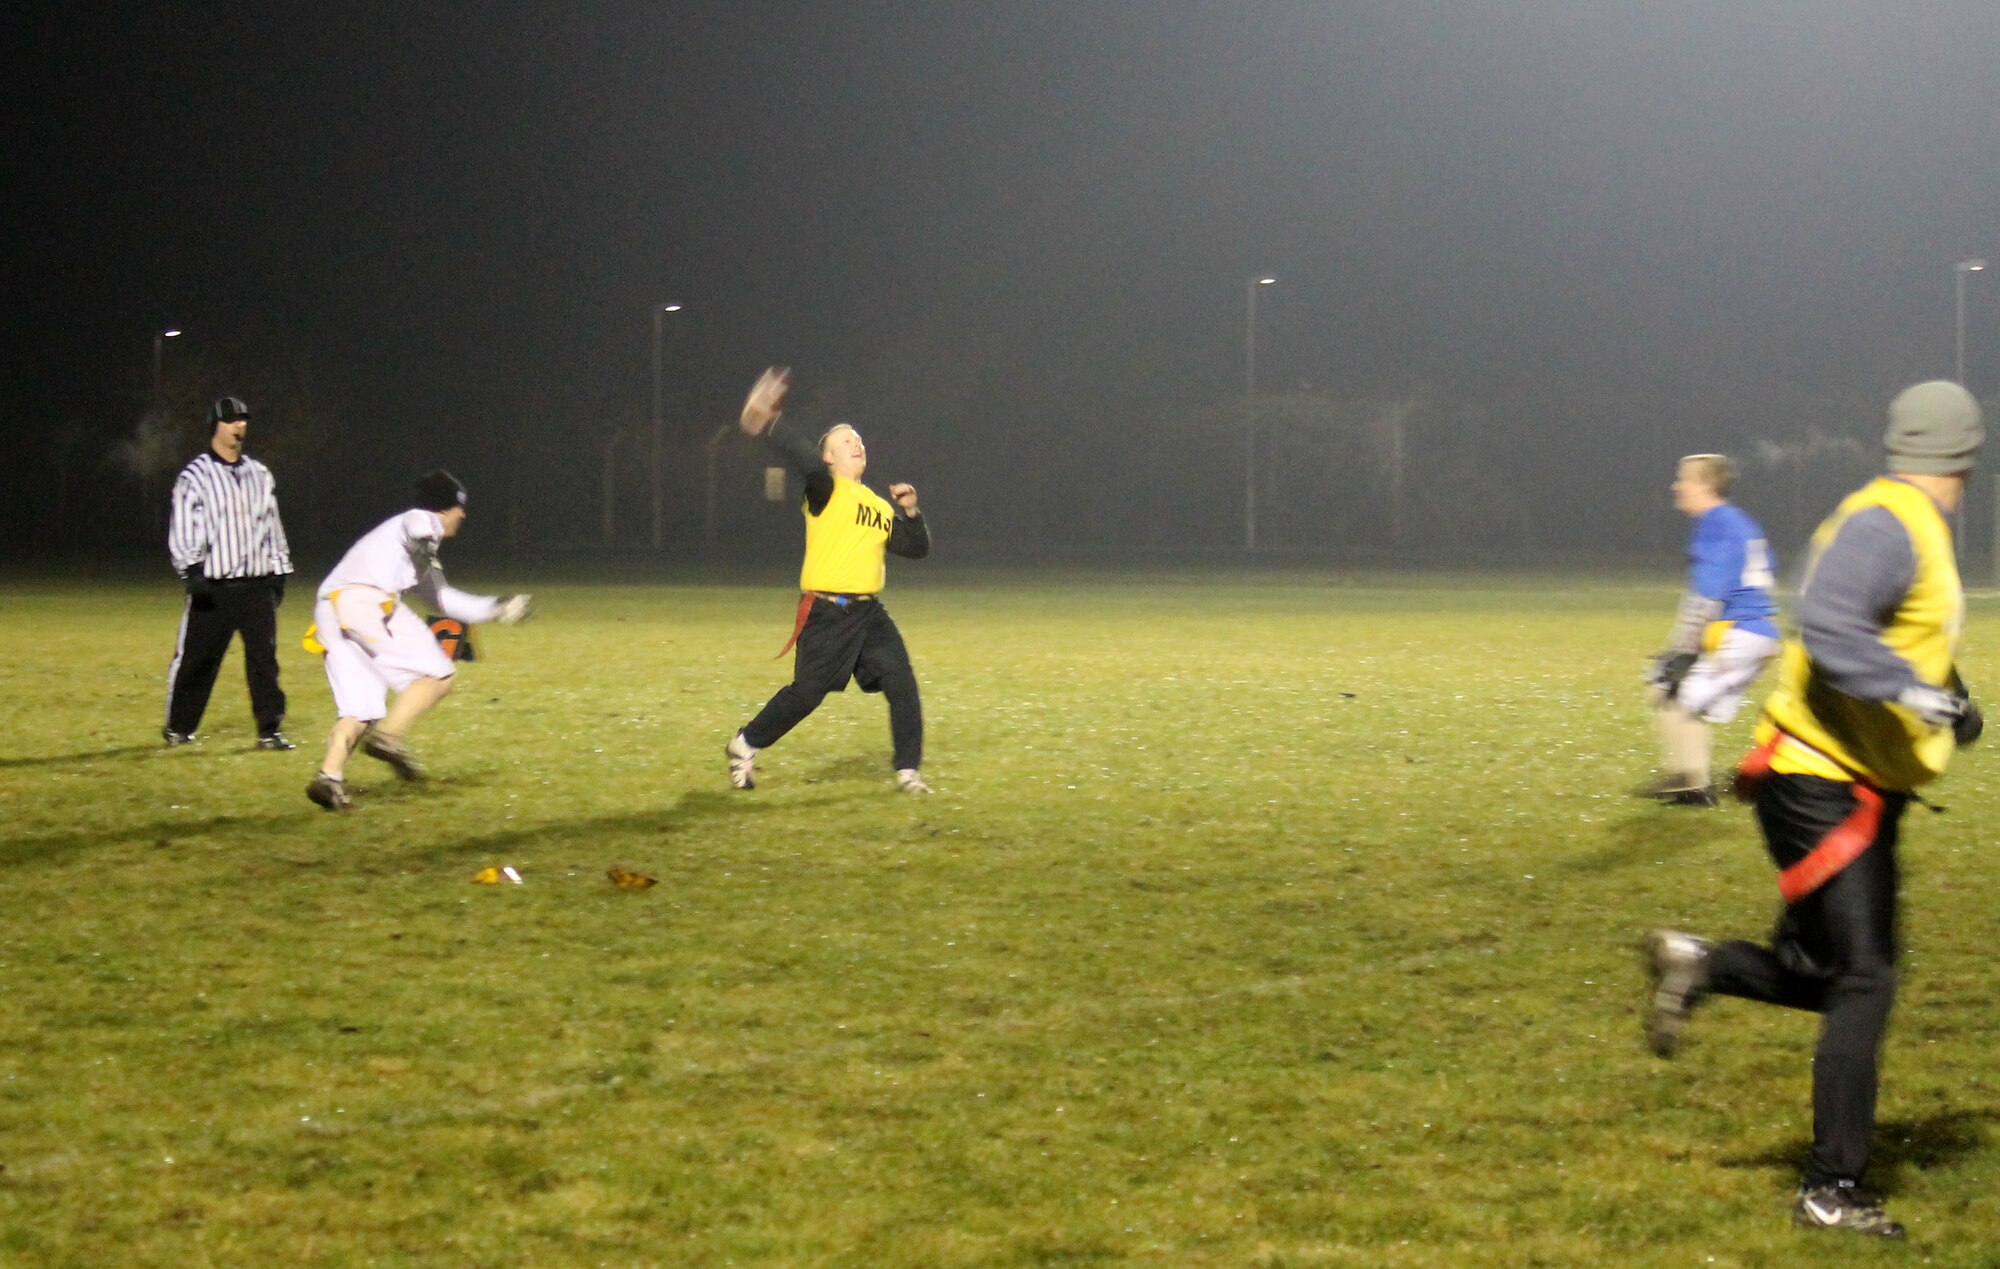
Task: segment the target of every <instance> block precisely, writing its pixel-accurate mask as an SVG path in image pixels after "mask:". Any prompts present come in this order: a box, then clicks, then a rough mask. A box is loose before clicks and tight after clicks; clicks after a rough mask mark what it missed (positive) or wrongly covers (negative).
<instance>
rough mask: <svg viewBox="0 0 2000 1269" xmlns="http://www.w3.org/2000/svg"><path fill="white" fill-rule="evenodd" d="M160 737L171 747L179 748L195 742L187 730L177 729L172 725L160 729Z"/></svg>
mask: <svg viewBox="0 0 2000 1269" xmlns="http://www.w3.org/2000/svg"><path fill="white" fill-rule="evenodd" d="M160 739H161V740H164V741H166V742H167V748H169V749H178V748H179V747H180V746H182V745H191V744H193V743H194V737H193V736H191V735H189V734H188V733H186V732H179V731H175V730H174V729H173V728H171V727H163V728H161V729H160Z"/></svg>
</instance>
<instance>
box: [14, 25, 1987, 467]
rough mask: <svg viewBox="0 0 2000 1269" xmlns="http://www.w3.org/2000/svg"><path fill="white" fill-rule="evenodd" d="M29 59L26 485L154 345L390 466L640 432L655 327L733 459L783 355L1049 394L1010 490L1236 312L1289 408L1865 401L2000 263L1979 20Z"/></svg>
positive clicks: (41, 42)
mask: <svg viewBox="0 0 2000 1269" xmlns="http://www.w3.org/2000/svg"><path fill="white" fill-rule="evenodd" d="M5 21H6V24H7V28H8V31H9V36H10V38H9V44H10V46H11V47H12V49H13V50H14V52H13V57H12V59H11V60H12V61H13V63H14V66H13V69H12V72H11V74H10V77H9V81H10V87H9V96H10V97H11V98H12V99H13V100H12V106H13V109H12V110H11V112H10V113H11V114H12V115H13V117H15V118H16V119H17V120H18V119H21V118H23V117H24V116H25V117H26V119H27V121H28V122H27V123H26V125H25V126H19V125H17V128H16V133H17V135H16V136H15V137H13V138H12V139H10V146H9V150H10V154H9V162H8V166H9V169H10V175H11V177H12V179H11V180H10V182H9V184H10V186H11V187H12V189H13V194H12V197H11V198H10V199H9V211H8V220H9V222H10V226H9V234H8V237H9V240H10V241H11V242H12V243H13V244H14V245H13V248H12V250H13V254H14V256H15V262H14V269H13V270H12V272H13V273H14V275H15V279H16V284H15V286H14V287H13V288H11V289H12V290H13V292H14V294H13V300H14V302H13V303H12V304H10V305H9V309H10V314H9V316H10V319H11V323H12V325H13V334H12V336H11V337H10V338H9V339H7V340H6V341H5V343H6V348H7V352H6V356H7V359H8V362H7V364H8V366H9V367H10V368H9V371H8V373H7V376H6V378H7V382H6V384H5V387H4V389H0V391H4V393H5V396H4V398H0V401H4V407H5V409H6V412H7V418H6V428H7V429H8V433H9V436H10V439H11V440H12V442H13V444H12V446H11V448H10V449H9V450H8V451H7V454H8V458H9V462H8V466H9V468H10V477H9V479H10V482H12V483H13V485H14V487H15V489H16V491H18V488H19V482H21V481H24V480H32V479H33V475H32V471H31V470H30V468H31V467H32V461H31V457H30V446H29V443H28V438H30V437H32V435H33V434H34V432H35V431H36V430H37V429H40V428H44V427H48V426H51V425H62V426H77V427H82V428H85V429H95V430H96V431H97V432H101V433H102V434H104V435H106V436H109V435H111V434H113V433H115V432H116V431H117V430H118V429H119V428H121V427H122V426H124V424H125V423H126V421H127V419H126V417H125V416H126V415H128V414H129V413H130V406H131V403H132V393H133V392H134V391H135V390H136V389H138V388H140V387H142V386H143V382H144V377H145V375H146V373H147V369H148V358H149V355H150V342H149V341H150V336H151V332H152V331H153V330H155V329H157V328H158V327H159V326H160V325H161V324H163V323H169V322H171V323H175V324H179V325H181V326H184V327H185V328H187V330H188V331H189V334H188V336H186V337H185V338H186V339H187V340H188V341H189V347H190V348H192V346H193V345H194V344H196V343H197V342H205V343H206V344H207V346H209V347H211V348H221V347H246V346H250V345H253V344H256V343H257V342H258V341H260V340H265V341H276V342H281V343H284V344H286V345H288V346H291V347H296V348H299V349H303V350H306V352H307V353H308V354H309V356H310V359H311V363H312V366H313V373H314V376H315V378H316V379H317V380H319V381H320V382H322V383H325V384H328V385H331V390H332V391H334V392H336V393H337V394H338V395H339V396H340V398H341V400H342V401H343V403H344V406H345V409H346V410H347V412H348V414H349V416H350V417H352V418H355V419H356V420H357V423H356V428H357V436H361V435H365V436H369V437H376V438H380V437H395V436H399V435H401V436H406V435H409V434H411V432H412V431H421V430H424V429H432V430H441V432H442V434H444V435H446V436H449V437H460V438H463V437H467V436H470V435H472V434H474V433H476V431H477V429H478V428H479V427H480V426H481V423H480V422H479V419H480V418H481V416H482V414H483V413H485V412H488V411H490V410H492V409H493V408H494V406H493V403H495V402H519V401H532V402H534V403H536V404H535V406H534V410H533V412H534V413H537V414H539V415H541V416H542V417H543V419H544V420H545V424H534V425H536V426H541V425H546V426H551V427H557V426H574V425H576V424H577V423H578V422H579V421H581V420H587V419H591V418H598V417H607V416H611V415H625V414H630V415H633V416H642V415H643V412H644V410H645V409H646V402H647V400H648V392H649V388H648V384H649V380H648V373H649V366H650V362H649V342H648V341H649V337H650V327H649V325H648V321H649V318H648V305H649V304H650V303H652V302H654V301H656V300H662V299H674V300H678V301H681V302H683V303H685V304H686V305H687V309H686V311H685V312H683V313H682V314H679V315H676V318H675V320H676V321H677V322H678V323H679V325H677V326H676V327H675V328H674V331H675V338H676V341H677V342H676V344H675V374H676V387H675V393H676V398H675V399H676V402H677V403H679V406H680V408H683V409H684V410H685V411H686V412H688V413H690V414H699V415H703V416H704V418H706V417H707V412H711V411H713V412H716V413H715V417H720V418H722V419H723V420H724V421H726V418H727V408H728V405H729V402H730V400H731V398H732V395H733V393H735V392H736V391H739V390H740V385H741V384H742V383H743V382H746V381H747V377H748V376H749V375H750V374H753V373H754V372H755V370H756V369H757V368H759V367H761V366H762V365H764V364H766V363H767V362H771V361H786V362H789V363H792V364H794V365H796V366H798V367H799V368H800V373H801V375H802V377H804V376H809V375H811V374H814V373H818V374H820V375H823V376H833V375H838V374H840V373H841V372H843V370H845V369H847V368H849V367H851V366H853V365H854V364H856V363H857V362H861V361H864V360H866V359H867V358H869V357H871V356H874V355H877V354H879V352H880V350H881V349H883V348H885V347H890V346H894V345H896V344H898V343H899V342H907V341H912V340H915V341H919V342H920V343H921V346H923V347H924V348H925V349H927V350H929V352H930V353H931V354H933V355H935V356H938V357H941V358H946V359H956V358H959V357H963V358H966V359H969V360H970V359H980V358H991V357H993V356H995V355H996V350H1004V352H1003V354H1002V355H1004V357H1005V358H1006V359H1007V361H1008V362H1009V364H1011V365H1014V366H1016V367H1017V369H1016V370H1015V372H1014V375H1013V376H1012V380H1011V382H1012V384H1013V387H1014V388H1018V390H1019V392H1020V393H1021V395H1020V397H1019V398H1018V399H1015V400H1011V401H1010V400H1009V399H1008V398H1007V396H1006V393H1004V392H1003V393H1002V394H1001V397H1000V399H996V400H995V401H994V403H993V411H992V415H991V417H990V418H985V419H980V420H974V421H972V422H969V423H968V422H965V421H961V422H960V423H959V424H958V426H959V427H960V428H961V429H963V428H986V429H989V432H988V434H986V435H984V436H983V437H981V438H980V439H981V442H982V444H984V445H985V446H986V447H987V449H988V450H989V451H991V452H994V453H1002V454H1004V453H1005V452H1006V450H1007V447H1008V443H1009V437H1010V433H1009V430H1008V429H1010V428H1013V427H1015V426H1017V423H1016V422H1014V421H1015V420H1019V419H1022V418H1024V417H1033V418H1036V419H1045V420H1050V421H1048V422H1046V423H1045V424H1044V425H1045V426H1048V427H1052V428H1053V427H1083V426H1113V427H1124V426H1129V425H1131V423H1132V422H1133V420H1132V419H1128V418H1121V417H1119V415H1120V414H1121V412H1124V411H1128V410H1137V409H1138V408H1139V407H1138V406H1137V405H1136V404H1134V403H1137V402H1141V401H1144V400H1147V399H1150V398H1149V395H1148V394H1163V393H1164V394H1182V395H1185V396H1187V397H1189V398H1199V399H1217V398H1222V397H1226V396H1227V395H1228V394H1230V393H1232V392H1237V391H1240V387H1241V382H1242V356H1243V352H1242V336H1243V321H1244V314H1243V302H1244V297H1243V287H1244V281H1245V279H1246V278H1247V277H1248V276H1250V275H1251V274H1253V273H1258V272H1265V271H1268V272H1270V273H1273V274H1276V275H1277V276H1278V277H1279V279H1280V281H1279V283H1278V285H1277V286H1275V287H1272V288H1270V289H1269V291H1268V292H1267V293H1266V294H1264V295H1263V296H1262V297H1261V301H1260V302H1261V305H1262V307H1261V308H1260V322H1261V323H1263V326H1262V329H1261V330H1260V341H1261V346H1260V353H1259V362H1260V373H1262V374H1264V375H1266V376H1267V377H1268V380H1269V381H1270V382H1273V383H1284V384H1302V385H1309V386H1312V387H1314V388H1316V389H1319V390H1324V391H1327V392H1330V393H1333V394H1336V395H1342V394H1361V393H1393V392H1398V391H1404V390H1407V389H1409V388H1411V387H1412V386H1413V385H1428V386H1430V387H1432V388H1434V389H1436V390H1439V391H1445V392H1452V393H1459V394H1467V395H1475V396H1476V395H1479V394H1484V393H1507V392H1513V393H1520V392H1530V393H1560V392H1573V393H1578V394H1582V395H1585V396H1588V397H1590V398H1592V399H1596V400H1602V401H1606V402H1615V401H1618V400H1620V399H1621V398H1625V397H1628V396H1631V395H1636V394H1644V393H1658V392H1663V391H1664V392H1670V393H1678V392H1717V393H1725V394H1726V393H1728V392H1731V391H1734V390H1735V389H1736V387H1737V386H1738V385H1756V384H1766V383H1777V384H1784V385H1791V386H1794V387H1797V388H1799V389H1800V390H1802V391H1807V390H1809V391H1814V392H1830V393H1850V392H1851V393H1865V394H1874V395H1878V396H1880V397H1881V398H1883V399H1886V397H1887V395H1888V394H1889V393H1890V392H1891V391H1893V390H1894V389H1895V388H1896V387H1898V386H1900V385H1901V384H1903V383H1907V382H1910V381H1913V380H1915V379H1918V378H1924V377H1929V376H1933V375H1948V374H1949V373H1950V372H1951V368H1952V367H1951V354H1952V287H1953V276H1952V272H1951V265H1952V263H1953V262H1954V261H1955V260H1958V259H1960V258H1963V257H1966V256H1973V255H1993V256H1995V257H2000V126H1996V125H2000V87H1996V85H2000V76H1996V74H1995V56H1994V55H1995V51H1996V50H2000V6H1996V5H1993V4H1990V3H1974V2H1971V0H1966V2H1964V3H1947V4H1924V3H1914V4H1891V3H1881V4H1862V3H1853V2H1849V0H1828V2H1822V3H1810V2H1804V0H1802V2H1800V3H1786V4H1763V3H1742V4H1724V3H1713V4H1683V3H1656V4H1647V5H1642V6H1623V5H1607V4H1604V3H1601V2H1600V0H1537V2H1529V0H1521V2H1517V3H1510V4H1477V3H1474V4H1461V3H1424V2H1419V0H1409V2H1388V0H1385V2H1383V3H1376V4H1337V3H1335V4H1279V3H1239V4H1190V3H1180V2H1162V3H1153V2H1146V3H1139V2H1135V0H1121V2H1084V3H1077V2H1074V0H1052V2H1048V3H1040V2H1037V3H1022V2H1007V0H1001V2H996V3H988V4H965V3H935V4H924V3H902V4H886V5H864V6H856V5H848V4H833V3H824V4H821V3H801V4H769V3H740V2H739V3H694V2H689V3H661V4H637V3H608V2H606V0H579V2H578V3H575V4H569V5H539V4H536V5H528V4H516V3H494V4H485V5H468V6H449V7H447V6H431V5H416V6H398V7H393V8H392V7H390V6H361V5H342V4H330V5H304V4H279V5H269V6H249V5H234V4H223V5H200V6H198V5H148V6H132V7H131V8H130V9H128V10H125V11H105V10H96V11H93V10H92V9H91V8H90V7H89V6H79V5H53V4H33V5H28V6H25V7H22V8H20V9H18V10H17V11H15V12H12V13H11V14H10V15H9V16H8V17H7V18H6V19H5ZM1995 286H2000V275H1996V274H1995V273H1993V272H1990V271H1989V272H1988V273H1987V274H1986V275H1984V276H1983V277H1982V278H1978V279H1975V285H1973V286H1972V287H1971V288H1970V294H1969V306H1968V317H1969V327H1970V330H1971V332H1972V338H1971V341H1970V344H1969V347H1968V361H1969V363H1970V367H1971V371H1970V374H1969V376H1968V378H1969V379H1970V381H1971V386H1972V387H1973V388H1974V389H1975V391H1978V392H1980V393H1981V394H1982V395H1991V394H1992V393H1994V392H1995V391H1996V390H2000V296H1995V295H1994V294H1993V291H1994V288H1995ZM174 352H175V355H180V353H181V349H179V348H176V349H175V350H174ZM916 387H917V389H918V391H919V393H920V389H921V384H918V385H916ZM1012 390H1013V388H1010V389H1009V390H1008V391H1012ZM1071 405H1073V406H1074V409H1075V411H1076V417H1075V418H1074V419H1067V420H1065V419H1063V418H1060V417H1056V416H1060V415H1061V414H1062V413H1063V411H1064V410H1065V409H1066V408H1069V406H1071ZM1613 413H1614V414H1615V411H1614V412H1613ZM690 425H692V424H690ZM1604 426H1605V427H1606V428H1610V429H1616V428H1617V427H1618V426H1620V424H1619V421H1618V419H1617V418H1616V417H1607V418H1606V419H1605V421H1604ZM895 427H896V429H897V431H896V433H895V435H896V438H897V440H898V441H899V442H906V443H909V444H911V445H933V446H948V445H950V444H952V443H953V441H954V438H952V437H948V436H942V435H935V434H933V433H932V432H929V431H927V430H926V421H925V420H923V419H906V420H897V421H896V423H895ZM1524 439H1534V438H1524ZM1540 439H1542V440H1546V439H1547V438H1540ZM1088 456H1089V455H1088V452H1087V451H1077V452H1075V453H1073V454H1072V456H1071V457H1072V458H1073V459H1077V460H1079V461H1087V459H1088Z"/></svg>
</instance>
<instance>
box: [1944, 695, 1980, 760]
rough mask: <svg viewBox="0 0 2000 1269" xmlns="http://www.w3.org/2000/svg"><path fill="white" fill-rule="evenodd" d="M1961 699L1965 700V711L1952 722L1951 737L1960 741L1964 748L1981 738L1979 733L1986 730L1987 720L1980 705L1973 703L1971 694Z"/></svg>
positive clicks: (1959, 743) (1961, 746)
mask: <svg viewBox="0 0 2000 1269" xmlns="http://www.w3.org/2000/svg"><path fill="white" fill-rule="evenodd" d="M1959 699H1961V700H1963V701H1964V702H1965V712H1964V713H1962V714H1960V715H1959V716H1958V718H1957V720H1956V721H1955V722H1953V723H1952V725H1951V738H1952V739H1953V740H1954V741H1957V742H1958V747H1959V748H1960V749H1963V748H1965V747H1966V746H1967V745H1969V744H1971V743H1972V742H1973V741H1975V740H1978V739H1979V734H1980V733H1981V732H1983V731H1985V730H1986V720H1985V719H1984V718H1982V717H1980V715H1979V706H1978V705H1976V704H1974V703H1973V700H1972V698H1971V697H1970V696H1964V697H1960V698H1959Z"/></svg>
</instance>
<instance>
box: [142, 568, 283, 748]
mask: <svg viewBox="0 0 2000 1269" xmlns="http://www.w3.org/2000/svg"><path fill="white" fill-rule="evenodd" d="M236 634H241V635H242V636H243V677H244V678H245V679H247V680H249V683H250V713H251V715H252V716H253V717H255V718H256V720H257V734H258V735H259V736H269V735H272V734H273V733H275V732H276V731H277V730H278V728H279V727H280V726H282V725H283V723H284V721H285V693H284V691H283V690H282V689H280V688H279V687H278V603H277V593H276V591H275V590H274V589H273V587H272V584H271V582H270V580H269V579H266V578H254V579H252V580H250V581H245V582H234V583H230V582H217V583H216V584H215V586H214V588H213V590H211V591H210V592H209V593H208V594H206V595H190V596H188V599H187V605H186V607H185V608H183V609H182V610H181V631H180V640H179V642H178V643H177V644H176V645H175V647H174V663H173V665H172V667H171V668H169V669H168V671H167V727H168V729H169V730H172V731H177V732H179V733H180V734H181V735H183V736H192V735H193V734H194V732H195V729H196V728H197V727H200V726H201V716H202V714H203V712H205V711H206V710H207V709H208V696H209V693H210V692H212V691H214V690H215V676H216V673H217V672H218V671H219V670H221V669H222V657H223V654H224V653H226V652H228V651H229V639H230V636H232V635H236Z"/></svg>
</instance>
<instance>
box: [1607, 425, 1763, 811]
mask: <svg viewBox="0 0 2000 1269" xmlns="http://www.w3.org/2000/svg"><path fill="white" fill-rule="evenodd" d="M1735 474H1736V473H1735V468H1734V466H1733V465H1732V464H1731V463H1730V461H1729V459H1727V458H1726V457H1724V456H1723V455H1721V454H1690V455H1688V456H1687V457H1686V458H1683V459H1682V460H1681V461H1680V466H1679V467H1678V468H1677V469H1676V470H1675V473H1674V509H1675V510H1677V511H1679V512H1681V513H1682V514H1683V515H1685V516H1687V517H1688V518H1689V519H1690V520H1692V521H1693V522H1694V525H1693V529H1692V531H1691V532H1690V533H1689V534H1688V585H1687V593H1686V594H1685V595H1684V596H1682V598H1681V606H1680V611H1679V612H1678V613H1677V614H1676V615H1675V618H1674V627H1673V630H1672V631H1671V632H1670V633H1669V635H1668V637H1667V650H1666V651H1664V652H1662V653H1660V655H1659V656H1658V657H1656V658H1655V659H1654V661H1653V667H1652V669H1651V671H1650V672H1649V673H1648V674H1647V681H1648V682H1649V683H1650V684H1651V687H1652V697H1653V704H1654V708H1655V713H1656V714H1657V715H1658V717H1659V720H1660V739H1661V742H1662V745H1663V747H1664V749H1665V751H1666V762H1665V764H1664V766H1663V768H1662V771H1661V775H1660V778H1659V780H1658V781H1656V782H1655V783H1653V784H1651V785H1648V786H1647V787H1646V788H1644V789H1642V790H1640V793H1641V795H1642V796H1645V797H1651V798H1657V799H1659V800H1660V801H1663V802H1668V803H1671V804H1673V805H1676V806H1714V805H1716V796H1715V789H1714V785H1713V784H1712V783H1711V781H1710V779H1709V770H1708V724H1710V723H1726V722H1728V721H1729V720H1730V719H1731V718H1734V717H1735V716H1736V710H1737V707H1738V706H1740V705H1741V704H1742V703H1743V694H1744V693H1745V692H1747V691H1749V690H1750V685H1751V684H1752V683H1753V682H1755V681H1756V679H1757V675H1758V674H1759V673H1760V672H1761V671H1762V670H1763V668H1764V665H1765V663H1766V662H1768V661H1770V660H1771V659H1772V658H1773V657H1775V656H1776V655H1777V654H1778V650H1779V648H1780V646H1781V645H1780V643H1779V641H1778V627H1777V624H1776V622H1774V621H1773V620H1772V618H1773V617H1775V616H1776V615H1777V611H1778V606H1777V604H1775V603H1774V602H1772V599H1771V586H1772V559H1771V548H1770V546H1769V544H1767V543H1766V542H1765V540H1764V530H1763V529H1762V528H1760V527H1759V526H1758V524H1757V522H1756V521H1755V520H1753V519H1751V518H1750V515H1749V513H1748V512H1746V511H1744V510H1743V509H1742V508H1741V507H1738V506H1736V505H1735V504H1733V503H1731V502H1730V501H1729V487H1730V485H1731V483H1732V482H1733V481H1734V479H1735Z"/></svg>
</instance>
